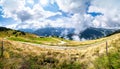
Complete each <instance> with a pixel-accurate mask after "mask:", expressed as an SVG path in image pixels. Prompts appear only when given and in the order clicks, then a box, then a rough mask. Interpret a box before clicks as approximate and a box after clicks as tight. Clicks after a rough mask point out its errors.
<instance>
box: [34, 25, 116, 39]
mask: <svg viewBox="0 0 120 69" xmlns="http://www.w3.org/2000/svg"><path fill="white" fill-rule="evenodd" d="M114 31H115V30H114V29H104V28H93V27H90V28H87V29H86V30H84V31H83V32H81V33H79V34H75V33H74V32H75V29H74V28H61V27H46V28H40V29H37V30H36V31H34V32H33V33H34V34H36V35H39V36H57V37H62V38H67V39H70V40H73V38H72V37H73V36H74V35H77V36H79V38H84V39H88V40H89V39H96V38H101V37H104V36H107V35H109V34H111V33H113V32H114Z"/></svg>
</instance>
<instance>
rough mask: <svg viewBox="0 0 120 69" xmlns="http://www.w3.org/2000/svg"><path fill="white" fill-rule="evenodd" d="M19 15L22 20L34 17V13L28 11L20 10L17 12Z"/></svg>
mask: <svg viewBox="0 0 120 69" xmlns="http://www.w3.org/2000/svg"><path fill="white" fill-rule="evenodd" d="M17 17H18V18H19V19H20V20H21V21H22V22H24V21H26V20H29V19H31V18H32V15H31V14H30V13H28V12H27V11H24V10H22V11H20V12H17Z"/></svg>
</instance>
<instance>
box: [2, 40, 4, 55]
mask: <svg viewBox="0 0 120 69" xmlns="http://www.w3.org/2000/svg"><path fill="white" fill-rule="evenodd" d="M3 53H4V41H3V40H2V44H1V57H3Z"/></svg>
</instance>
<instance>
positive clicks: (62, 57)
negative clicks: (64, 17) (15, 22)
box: [0, 30, 120, 69]
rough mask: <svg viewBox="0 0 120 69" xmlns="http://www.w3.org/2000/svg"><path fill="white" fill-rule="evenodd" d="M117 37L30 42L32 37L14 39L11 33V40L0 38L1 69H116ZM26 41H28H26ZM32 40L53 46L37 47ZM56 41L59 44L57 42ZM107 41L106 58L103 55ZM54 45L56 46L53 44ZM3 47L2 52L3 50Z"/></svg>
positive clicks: (119, 46)
mask: <svg viewBox="0 0 120 69" xmlns="http://www.w3.org/2000/svg"><path fill="white" fill-rule="evenodd" d="M12 31H14V30H12ZM2 33H3V31H2ZM6 35H7V34H6ZM29 35H32V34H29ZM34 36H35V35H34ZM119 36H120V33H118V34H114V35H111V36H109V37H104V38H101V39H96V40H88V41H82V42H80V41H69V40H64V39H61V38H56V37H44V38H43V37H34V39H33V38H32V37H26V38H25V37H23V35H22V36H20V35H19V36H17V37H16V36H12V34H11V36H10V37H8V36H7V38H5V37H4V38H5V39H2V38H3V37H0V55H1V57H0V68H1V69H101V68H102V69H110V68H111V69H112V68H114V69H119V68H120V67H119V64H120V62H119V57H120V54H119V53H120V51H119V50H120V44H119V43H120V37H119ZM20 38H22V40H21V39H20ZM31 38H32V39H31ZM26 39H28V41H25V40H26ZM32 40H33V41H32ZM60 40H61V41H63V42H65V43H63V44H58V43H61V41H60ZM30 41H31V42H30ZM34 41H40V42H41V41H46V42H45V43H47V42H48V43H49V42H50V41H53V42H51V43H53V44H43V43H41V44H40V43H36V42H34ZM55 41H59V42H57V43H56V42H55ZM106 41H107V44H108V49H107V50H108V53H109V55H107V54H106ZM54 43H56V44H55V45H54ZM53 45H54V46H53ZM2 46H3V49H4V50H2ZM2 52H3V54H2ZM109 60H110V61H109Z"/></svg>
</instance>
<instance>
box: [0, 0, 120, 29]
mask: <svg viewBox="0 0 120 69" xmlns="http://www.w3.org/2000/svg"><path fill="white" fill-rule="evenodd" d="M119 6H120V1H119V0H9V1H8V0H0V26H5V27H9V28H13V29H23V28H32V29H37V28H41V27H45V26H47V25H50V26H52V27H66V28H68V27H71V28H75V29H76V30H77V31H82V30H84V29H85V28H88V27H102V28H114V27H120V21H119V20H120V12H119V11H120V9H119ZM111 10H112V12H110V11H111ZM115 23H116V24H115ZM114 24H115V25H114Z"/></svg>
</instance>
